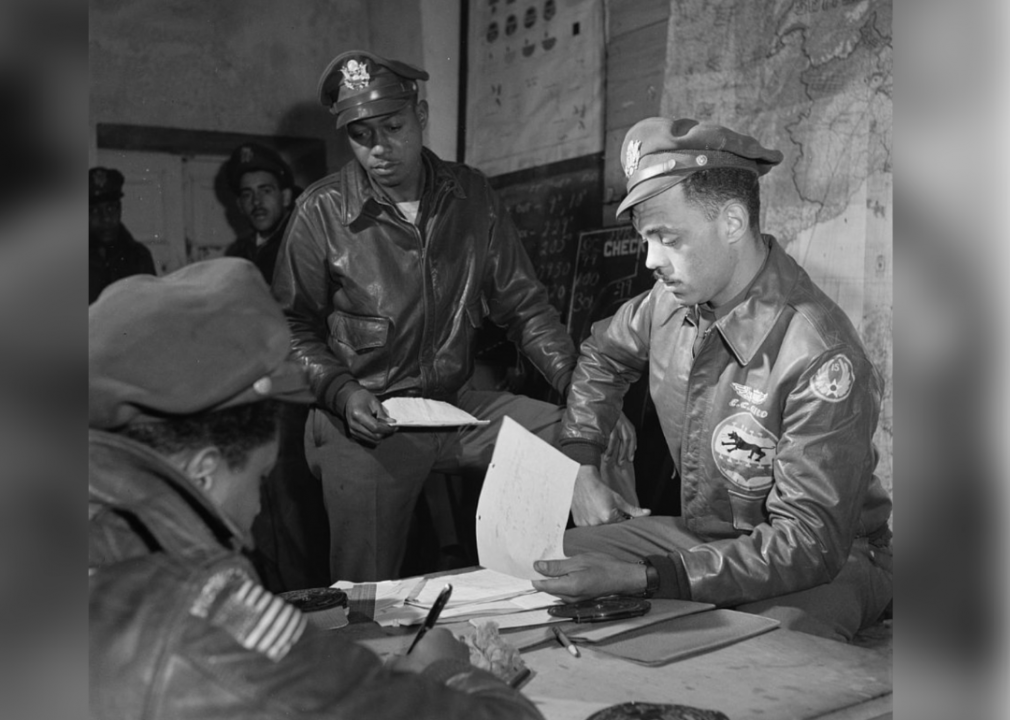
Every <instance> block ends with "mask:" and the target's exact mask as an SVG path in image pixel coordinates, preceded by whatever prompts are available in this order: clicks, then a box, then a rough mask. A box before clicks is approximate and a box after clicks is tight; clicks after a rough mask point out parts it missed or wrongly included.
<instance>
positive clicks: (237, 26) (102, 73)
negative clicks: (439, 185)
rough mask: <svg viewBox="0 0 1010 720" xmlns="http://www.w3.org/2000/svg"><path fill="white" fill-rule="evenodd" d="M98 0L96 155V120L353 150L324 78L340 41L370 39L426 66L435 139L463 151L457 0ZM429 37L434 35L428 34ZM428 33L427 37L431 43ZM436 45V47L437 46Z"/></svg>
mask: <svg viewBox="0 0 1010 720" xmlns="http://www.w3.org/2000/svg"><path fill="white" fill-rule="evenodd" d="M421 5H422V2H421V0H329V1H327V0H283V1H281V0H214V2H207V1H206V0H92V3H91V13H90V30H91V33H90V43H89V46H90V47H89V49H90V65H91V67H90V70H91V105H90V112H89V122H90V125H91V133H90V137H91V147H90V151H91V158H90V159H91V160H92V161H93V160H94V156H95V147H94V143H95V140H94V138H95V132H94V128H95V125H96V124H97V123H102V122H106V123H121V124H128V125H142V126H156V127H169V128H182V129H188V130H211V131H222V132H236V133H251V134H259V135H289V136H297V137H312V138H321V139H323V140H325V141H326V143H327V165H328V166H329V168H330V169H331V170H332V169H335V168H336V167H338V166H339V165H340V164H342V163H343V162H344V161H346V160H347V159H349V154H348V151H347V149H346V146H345V144H344V142H343V141H341V140H340V139H339V138H338V137H337V135H336V133H335V132H334V131H333V122H332V117H331V116H330V115H329V113H327V112H326V110H325V109H324V108H322V107H321V106H320V105H319V104H318V102H317V101H316V96H315V92H316V84H317V82H318V79H319V75H320V73H321V72H322V70H323V69H324V68H325V67H326V65H327V64H328V63H329V61H330V60H331V59H332V58H333V57H334V56H335V55H336V54H337V53H339V52H342V51H344V50H347V49H351V48H356V47H357V48H365V49H372V50H373V51H375V52H377V53H379V54H383V55H389V56H393V57H397V58H400V59H404V60H407V61H408V62H412V63H415V64H418V65H422V66H427V65H428V64H429V62H428V61H429V60H431V61H434V60H435V59H436V58H441V57H442V56H443V55H444V56H447V57H451V58H452V59H453V60H454V63H455V64H454V65H453V64H452V61H450V62H449V64H447V63H446V61H445V60H444V59H443V60H441V62H440V64H439V66H438V67H432V68H429V70H431V71H432V75H433V78H432V82H430V83H428V84H427V85H428V87H426V88H425V91H426V92H427V94H428V96H429V97H430V98H431V100H432V106H433V110H434V111H435V117H433V122H432V123H431V127H430V128H429V131H428V133H427V134H426V140H427V141H428V144H429V145H432V146H433V149H435V151H436V152H438V153H439V154H440V155H442V156H443V157H447V158H449V159H454V158H455V123H456V86H457V83H458V67H459V66H458V58H456V57H455V55H456V54H457V53H458V46H459V1H458V0H426V1H425V2H424V6H425V7H424V25H423V28H424V32H425V33H427V32H429V31H430V33H431V36H430V38H429V36H428V35H423V34H422V7H421ZM422 37H424V38H425V40H423V41H422ZM426 44H427V48H426V46H425V45H426ZM435 47H438V48H439V49H438V51H437V53H436V55H432V54H431V53H432V52H433V50H432V49H433V48H435Z"/></svg>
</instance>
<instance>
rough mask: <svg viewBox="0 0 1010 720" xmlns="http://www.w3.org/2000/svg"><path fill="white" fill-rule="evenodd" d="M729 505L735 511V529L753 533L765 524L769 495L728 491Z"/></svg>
mask: <svg viewBox="0 0 1010 720" xmlns="http://www.w3.org/2000/svg"><path fill="white" fill-rule="evenodd" d="M727 492H728V493H729V504H730V507H731V508H732V510H733V527H734V528H736V529H737V530H743V531H747V532H749V531H751V530H753V529H754V528H755V527H757V526H758V525H760V524H761V523H763V522H765V514H764V507H765V500H766V499H767V498H768V494H767V493H764V492H763V493H747V492H741V491H739V490H727Z"/></svg>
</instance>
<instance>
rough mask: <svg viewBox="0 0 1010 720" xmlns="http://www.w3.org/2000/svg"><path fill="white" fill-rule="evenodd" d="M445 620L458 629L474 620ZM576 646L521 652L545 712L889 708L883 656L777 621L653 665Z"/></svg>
mask: <svg viewBox="0 0 1010 720" xmlns="http://www.w3.org/2000/svg"><path fill="white" fill-rule="evenodd" d="M352 608H353V604H352ZM668 622H672V621H668ZM443 627H446V628H447V629H449V630H451V631H453V632H454V633H456V634H461V633H463V632H469V631H472V629H473V628H472V627H471V626H469V625H467V624H466V623H455V624H449V625H445V626H443ZM661 627H662V623H660V624H658V625H656V626H655V628H656V629H659V628H661ZM415 631H416V629H415V630H409V629H407V628H387V629H381V628H379V626H378V625H375V624H373V623H362V624H357V625H355V624H352V625H350V626H348V627H346V628H344V629H342V630H338V631H337V632H341V633H346V634H347V636H348V639H350V640H354V641H358V642H361V643H362V644H363V645H367V646H369V647H371V648H372V650H374V651H375V652H376V653H378V654H379V655H380V656H385V655H389V654H393V653H401V652H404V651H405V650H406V646H407V645H408V644H409V643H410V640H409V638H408V637H405V635H413V633H414V632H415ZM505 637H506V639H507V637H508V636H507V635H505ZM580 652H581V654H582V657H580V658H574V657H572V656H571V655H569V654H568V652H567V651H565V649H564V648H562V647H561V646H560V645H558V644H557V643H555V642H552V641H547V642H544V643H541V644H540V645H537V646H534V647H531V648H528V649H526V650H523V652H522V656H523V660H524V661H525V662H526V664H527V665H528V666H529V667H530V669H531V670H532V671H533V676H532V678H531V679H530V680H529V681H528V682H527V683H526V684H525V685H523V687H522V691H523V693H524V694H525V695H526V696H527V697H529V698H531V699H533V700H534V701H536V702H537V704H538V706H539V707H540V710H541V712H543V714H544V716H545V717H546V718H547V720H585V719H586V718H588V717H589V716H590V715H592V714H593V713H594V712H595V711H596V710H599V709H602V708H604V707H609V706H610V705H616V704H620V703H624V702H629V701H633V700H637V701H639V702H655V703H660V702H662V703H675V704H680V705H689V706H694V707H698V708H706V709H711V710H719V711H720V712H722V713H724V714H726V715H727V716H728V717H729V718H730V720H748V719H753V720H786V719H796V720H813V719H815V718H816V719H818V720H876V719H877V718H881V717H890V715H889V713H890V712H891V709H892V676H891V658H890V657H889V656H888V655H884V654H881V653H877V652H874V651H872V650H866V649H864V648H860V647H856V646H853V645H846V644H844V643H839V642H836V641H834V640H828V639H826V638H820V637H816V636H814V635H807V634H805V633H799V632H793V631H790V630H783V629H781V628H779V629H775V630H772V631H770V632H766V633H764V634H762V635H758V636H756V637H752V638H749V639H747V640H742V641H740V642H737V643H734V644H732V645H729V646H727V647H723V648H720V649H718V650H713V651H710V652H706V653H702V654H698V655H693V656H691V657H687V658H684V659H682V660H677V661H674V662H671V663H668V664H666V665H661V666H659V667H648V666H644V665H639V664H637V663H633V662H630V661H628V660H624V659H620V658H616V657H613V656H610V655H606V654H604V653H600V652H597V651H595V650H593V649H592V646H589V645H580Z"/></svg>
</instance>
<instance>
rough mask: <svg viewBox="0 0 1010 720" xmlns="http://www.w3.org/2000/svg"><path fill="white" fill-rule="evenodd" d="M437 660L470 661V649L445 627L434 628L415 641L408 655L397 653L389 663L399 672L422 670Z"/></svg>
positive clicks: (417, 671)
mask: <svg viewBox="0 0 1010 720" xmlns="http://www.w3.org/2000/svg"><path fill="white" fill-rule="evenodd" d="M438 660H459V661H461V662H465V663H468V662H470V649H469V648H468V647H467V646H466V643H462V642H460V641H459V640H457V639H456V638H455V637H454V636H453V634H452V633H451V632H449V631H448V630H446V629H445V628H434V629H433V630H429V631H428V632H427V633H425V635H424V637H423V638H421V639H420V640H418V641H417V645H415V646H414V649H413V650H412V651H411V652H410V655H398V656H396V657H395V658H393V659H392V660H391V661H390V662H389V665H390V667H392V668H393V669H394V670H399V671H401V672H416V673H419V672H423V671H424V669H425V668H426V667H428V666H429V665H431V664H432V663H433V662H436V661H438Z"/></svg>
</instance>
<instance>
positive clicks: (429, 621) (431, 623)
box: [407, 584, 452, 655]
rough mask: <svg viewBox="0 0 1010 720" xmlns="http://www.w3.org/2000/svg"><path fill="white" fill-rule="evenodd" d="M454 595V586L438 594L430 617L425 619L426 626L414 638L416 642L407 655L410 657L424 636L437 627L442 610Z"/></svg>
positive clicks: (429, 614)
mask: <svg viewBox="0 0 1010 720" xmlns="http://www.w3.org/2000/svg"><path fill="white" fill-rule="evenodd" d="M450 595H452V585H449V584H447V585H446V586H445V587H444V588H442V592H440V593H439V594H438V597H437V598H435V602H434V603H433V604H432V606H431V610H429V611H428V617H426V618H425V619H424V624H423V625H421V629H420V630H418V631H417V635H415V636H414V642H412V643H411V644H410V647H409V648H407V655H410V651H411V650H413V649H414V646H415V645H417V643H418V641H420V639H421V638H423V637H424V634H425V633H426V632H428V631H429V630H431V629H432V628H433V627H435V623H437V622H438V616H439V615H441V614H442V610H443V609H444V608H445V604H446V603H447V602H449V596H450Z"/></svg>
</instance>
